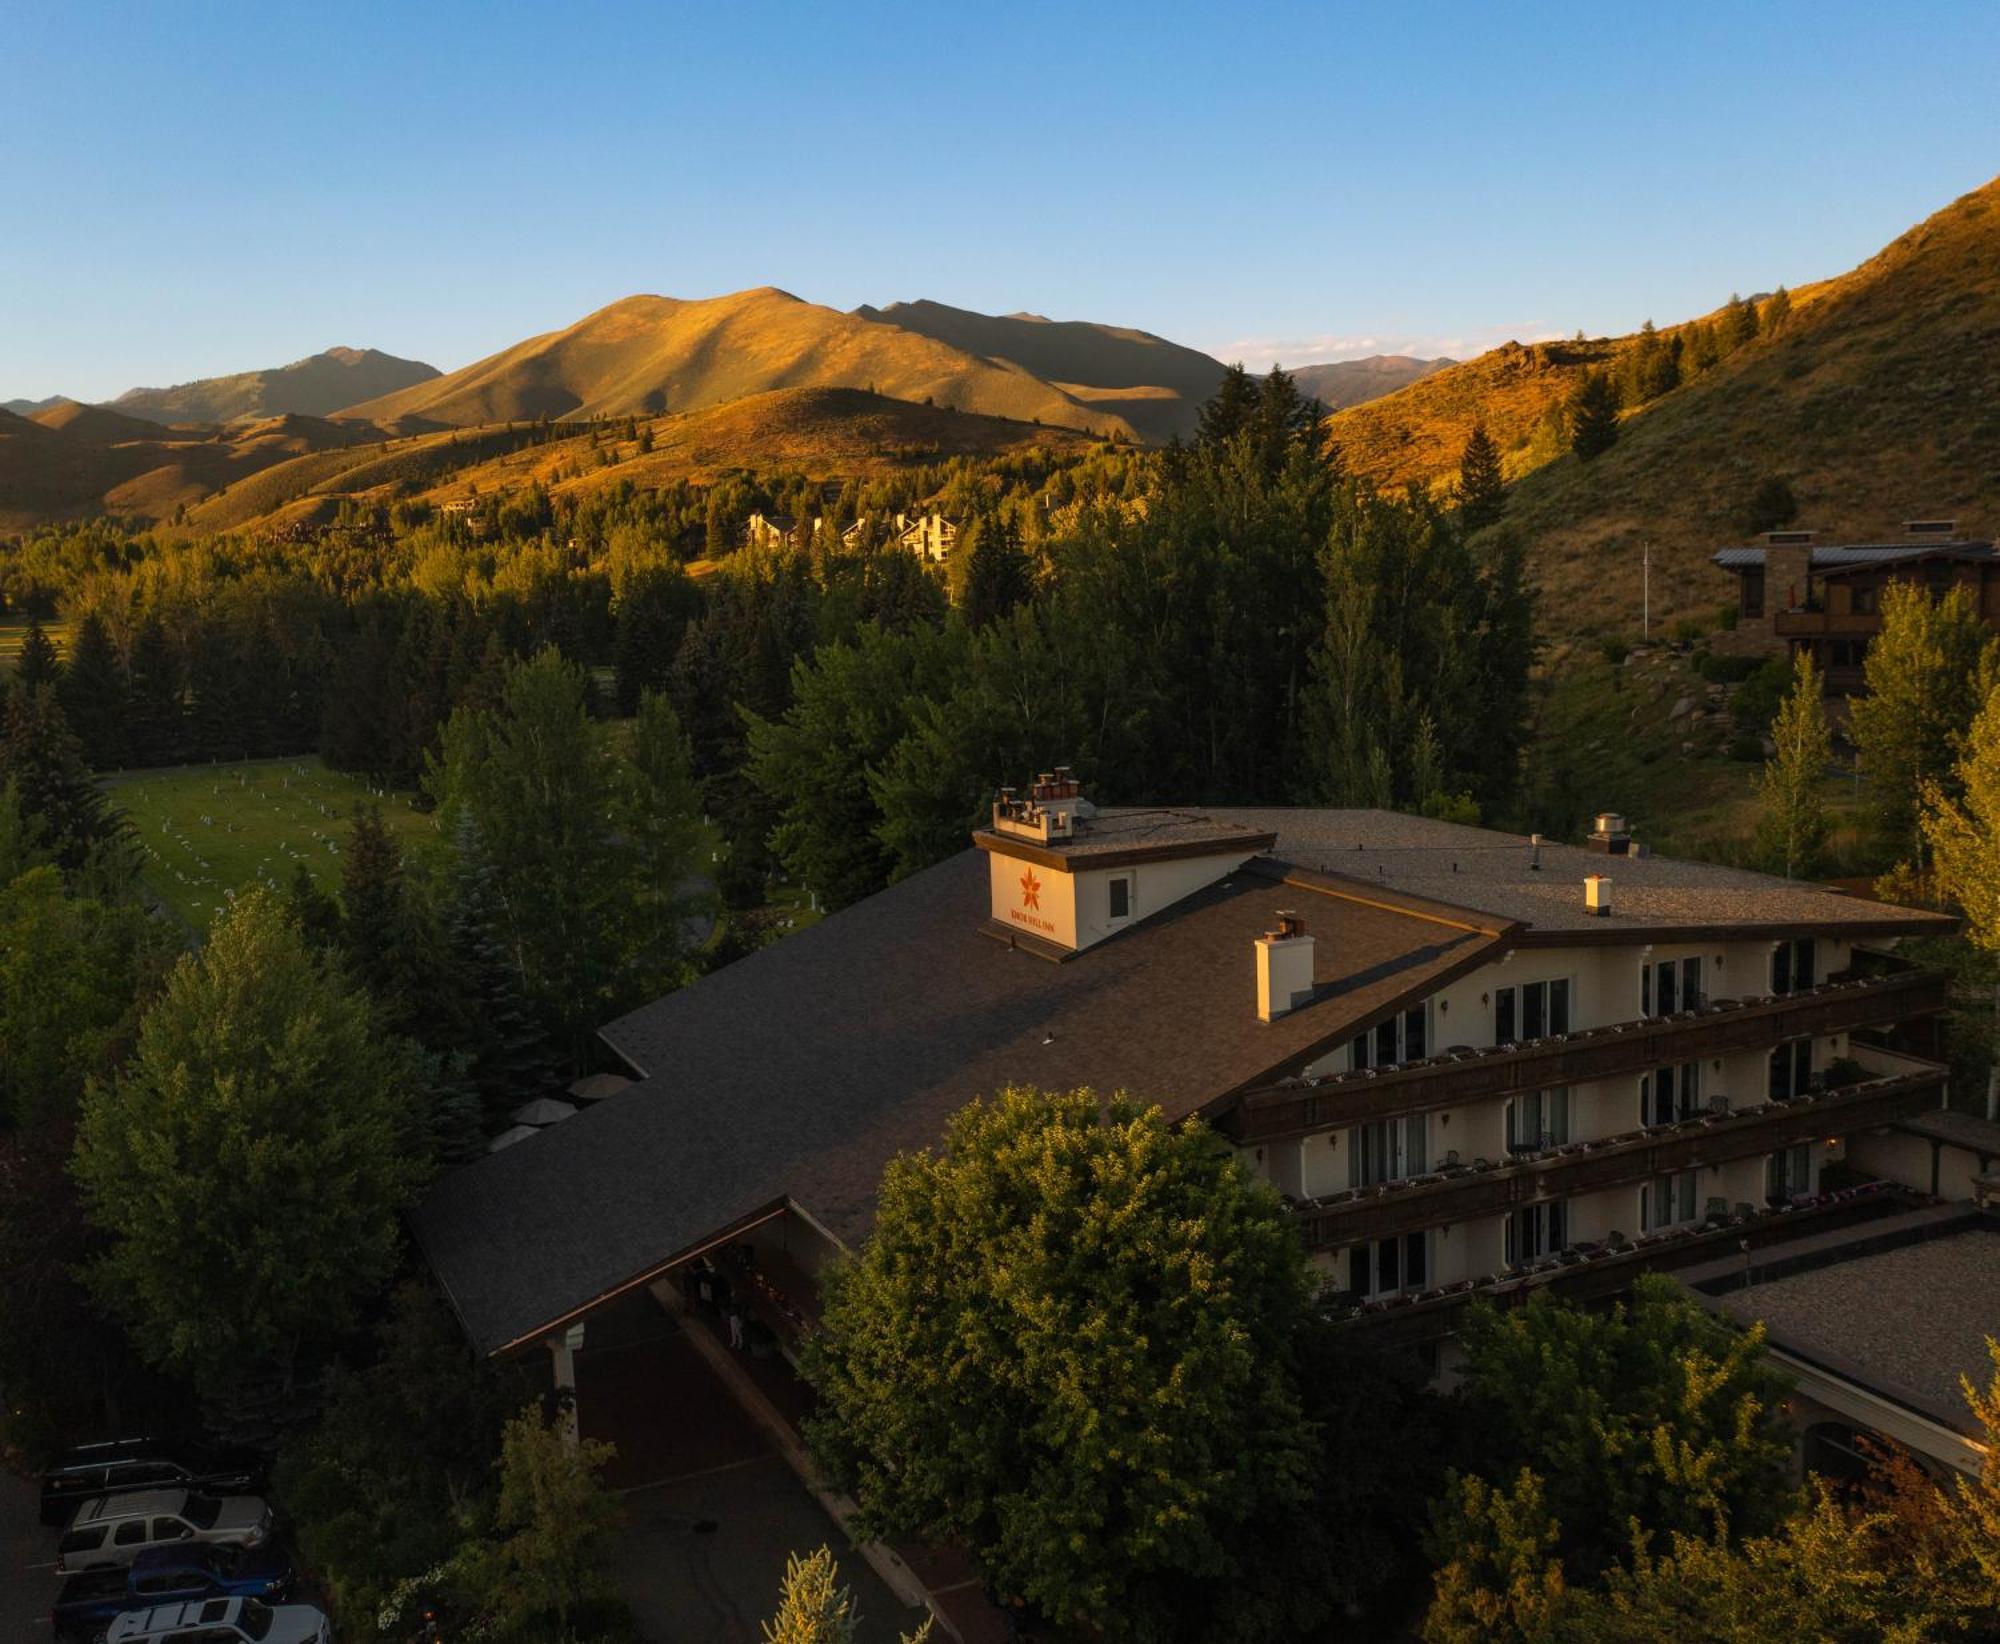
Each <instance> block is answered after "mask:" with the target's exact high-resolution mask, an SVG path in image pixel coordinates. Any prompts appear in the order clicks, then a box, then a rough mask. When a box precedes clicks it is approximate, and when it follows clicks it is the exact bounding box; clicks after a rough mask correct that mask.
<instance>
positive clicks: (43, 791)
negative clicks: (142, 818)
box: [0, 685, 127, 874]
mask: <svg viewBox="0 0 2000 1644" xmlns="http://www.w3.org/2000/svg"><path fill="white" fill-rule="evenodd" d="M0 785H4V786H7V787H10V788H11V789H12V790H13V792H14V796H15V800H16V803H17V804H18V805H19V806H20V810H21V814H22V816H23V817H24V818H25V819H26V820H27V822H28V823H29V824H30V825H31V826H32V827H33V828H34V829H35V830H36V832H37V835H38V837H39V839H40V841H41V843H42V845H43V846H44V847H45V848H46V849H47V850H49V851H50V852H51V853H53V855H54V856H55V859H56V860H57V861H58V862H59V863H60V864H61V865H62V867H63V869H64V871H65V872H67V873H71V874H74V873H77V872H80V871H81V870H82V869H83V867H84V865H85V864H86V862H88V861H89V860H90V859H91V858H92V856H93V855H94V854H95V853H98V852H100V851H101V850H103V849H104V848H106V847H108V846H111V845H113V844H114V843H115V842H117V841H118V840H120V839H122V838H123V837H125V835H126V833H127V828H126V824H125V819H124V816H123V813H121V812H120V811H118V810H117V809H116V808H115V807H114V806H113V805H112V804H111V801H110V800H108V799H107V798H105V796H104V792H103V790H102V789H101V788H99V787H98V786H97V784H96V783H95V782H94V781H92V780H91V775H90V770H89V768H88V767H87V766H86V765H85V764H84V762H83V747H82V745H81V744H80V743H79V742H78V741H77V739H76V737H75V736H74V735H73V734H72V733H71V731H70V728H69V722H68V721H67V720H66V719H64V718H63V711H62V704H61V703H59V702H58V701H57V700H56V693H55V688H54V687H53V686H50V685H43V686H41V687H39V688H38V689H36V690H34V691H32V692H20V691H16V692H15V693H13V694H12V695H11V696H10V697H9V698H8V699H7V707H6V716H5V723H4V727H0Z"/></svg>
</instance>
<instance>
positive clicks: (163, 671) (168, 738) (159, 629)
mask: <svg viewBox="0 0 2000 1644" xmlns="http://www.w3.org/2000/svg"><path fill="white" fill-rule="evenodd" d="M127 690H128V693H129V695H128V697H127V707H126V711H125V723H126V726H127V728H128V730H129V732H130V735H131V743H132V763H133V764H135V765H172V764H175V763H177V762H178V761H179V760H181V759H183V758H185V757H186V753H187V739H186V730H185V719H186V697H185V692H184V689H183V683H182V676H181V666H180V659H179V658H178V657H177V656H176V655H175V654H174V648H173V643H172V641H171V640H169V639H168V637H167V629H166V624H164V623H163V622H161V620H160V618H159V615H158V613H157V612H156V613H154V614H153V615H151V616H149V617H147V619H146V620H145V622H143V623H142V624H141V625H140V627H139V632H138V634H137V636H136V637H135V638H134V639H133V641H132V663H131V671H130V673H129V675H128V676H127Z"/></svg>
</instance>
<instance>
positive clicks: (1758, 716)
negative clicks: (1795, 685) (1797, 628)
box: [1729, 656, 1792, 735]
mask: <svg viewBox="0 0 2000 1644" xmlns="http://www.w3.org/2000/svg"><path fill="white" fill-rule="evenodd" d="M1791 680H1792V670H1791V664H1790V663H1789V662H1787V661H1786V659H1785V658H1783V657H1777V656H1774V657H1769V658H1767V659H1765V660H1764V661H1763V662H1761V663H1759V664H1758V666H1757V667H1756V668H1754V669H1753V670H1752V671H1751V672H1750V673H1749V674H1748V675H1746V676H1745V677H1744V680H1743V683H1742V685H1741V687H1739V689H1738V690H1737V692H1736V695H1735V696H1733V697H1732V698H1731V699H1730V702H1729V711H1730V713H1731V714H1732V715H1733V716H1734V717H1735V720H1736V728H1737V729H1738V730H1739V731H1743V732H1745V733H1746V734H1747V733H1749V732H1753V731H1754V732H1756V733H1758V734H1760V735H1761V734H1762V733H1763V732H1764V731H1765V730H1767V729H1768V728H1769V726H1770V723H1771V721H1772V720H1773V719H1774V718H1776V717H1777V712H1778V704H1779V703H1781V702H1783V701H1784V699H1785V692H1786V690H1787V689H1788V688H1789V687H1790V685H1791Z"/></svg>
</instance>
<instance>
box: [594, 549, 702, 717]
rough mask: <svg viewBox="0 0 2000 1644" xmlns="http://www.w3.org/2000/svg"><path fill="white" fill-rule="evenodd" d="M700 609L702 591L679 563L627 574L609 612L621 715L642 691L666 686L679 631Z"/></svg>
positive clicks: (627, 713) (628, 712) (628, 711)
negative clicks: (613, 630) (613, 625)
mask: <svg viewBox="0 0 2000 1644" xmlns="http://www.w3.org/2000/svg"><path fill="white" fill-rule="evenodd" d="M700 610H701V595H700V593H699V592H698V591H697V590H696V588H695V585H694V584H693V583H692V582H691V581H690V580H689V579H688V576H687V573H686V572H684V571H682V570H681V568H680V567H679V566H678V565H657V566H648V567H646V568H645V569H643V570H639V571H635V572H633V573H632V574H631V575H630V576H629V577H627V578H626V581H625V586H624V588H623V590H622V591H621V592H620V593H619V596H618V604H617V607H616V609H615V611H614V612H613V615H614V617H615V619H616V621H617V638H616V641H615V643H614V646H613V650H612V665H613V669H614V671H615V674H616V677H617V682H618V711H619V713H620V714H622V715H624V716H625V717H627V718H629V717H631V715H633V714H635V713H637V712H638V711H639V698H640V696H641V695H643V694H644V693H645V692H647V691H658V690H664V689H665V688H666V684H667V680H668V677H669V676H670V674H671V673H672V671H673V664H674V656H675V654H676V653H677V652H678V651H679V650H680V645H681V636H682V635H683V634H685V633H686V632H687V625H688V623H689V621H690V620H691V619H692V618H694V617H695V616H696V615H698V614H699V613H700Z"/></svg>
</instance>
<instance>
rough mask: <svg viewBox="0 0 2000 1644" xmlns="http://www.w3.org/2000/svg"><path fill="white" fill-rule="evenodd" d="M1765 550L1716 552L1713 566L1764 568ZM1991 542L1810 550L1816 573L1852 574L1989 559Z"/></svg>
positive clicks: (1847, 545)
mask: <svg viewBox="0 0 2000 1644" xmlns="http://www.w3.org/2000/svg"><path fill="white" fill-rule="evenodd" d="M1765 553H1766V550H1765V549H1764V548H1719V549H1717V550H1716V552H1715V556H1714V563H1715V564H1717V565H1719V566H1721V567H1722V569H1723V570H1725V571H1753V570H1756V569H1758V568H1759V567H1760V566H1762V565H1763V564H1764V555H1765ZM1992 557H1993V544H1992V543H1991V542H1984V541H1981V542H1974V541H1970V540H1964V541H1951V542H1880V543H1865V542H1858V543H1829V544H1827V545H1826V546H1824V547H1815V548H1814V549H1813V550H1812V561H1811V566H1812V569H1813V570H1815V571H1843V570H1855V569H1858V568H1859V567H1861V566H1865V565H1883V564H1891V565H1893V564H1904V563H1907V562H1909V561H1912V560H1922V559H1930V558H1935V559H1961V560H1963V559H1991V558H1992Z"/></svg>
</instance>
